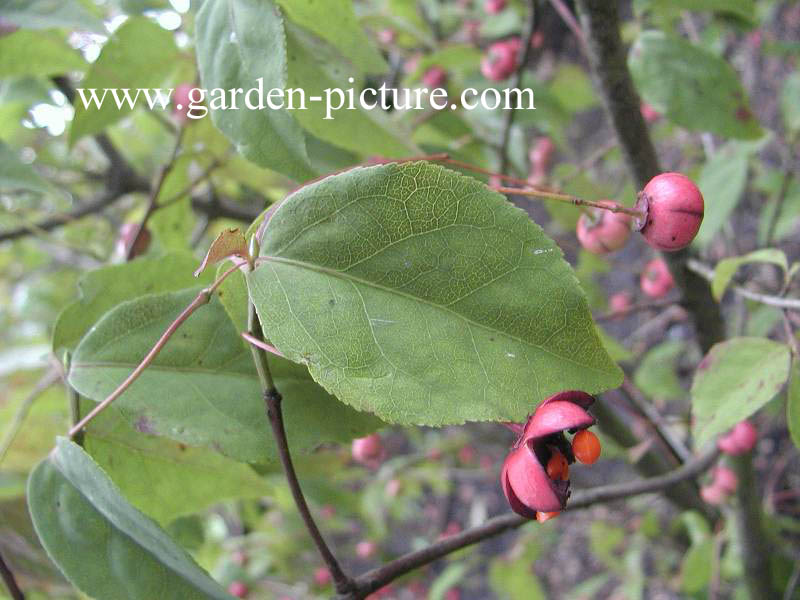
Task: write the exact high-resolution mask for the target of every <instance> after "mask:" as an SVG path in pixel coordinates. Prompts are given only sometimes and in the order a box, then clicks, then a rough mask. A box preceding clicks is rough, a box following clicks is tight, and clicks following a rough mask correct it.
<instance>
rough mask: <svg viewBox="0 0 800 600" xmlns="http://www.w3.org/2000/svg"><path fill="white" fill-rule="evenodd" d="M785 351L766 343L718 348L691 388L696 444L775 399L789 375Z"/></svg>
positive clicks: (748, 341) (734, 342)
mask: <svg viewBox="0 0 800 600" xmlns="http://www.w3.org/2000/svg"><path fill="white" fill-rule="evenodd" d="M789 360H790V353H789V348H788V347H787V346H786V345H784V344H779V343H777V342H773V341H771V340H767V339H764V338H748V337H740V338H734V339H731V340H728V341H726V342H722V343H720V344H716V345H715V346H714V347H713V348H711V351H710V352H709V353H708V354H707V355H706V357H705V358H704V359H703V361H702V362H701V363H700V365H699V366H698V367H697V372H696V373H695V376H694V381H693V383H692V415H693V417H694V418H693V421H692V431H693V433H694V437H695V439H696V440H697V445H698V446H702V445H703V444H705V443H706V442H708V441H709V440H711V439H712V438H714V436H716V435H719V434H721V433H724V432H726V431H727V430H728V429H730V428H731V427H733V426H734V425H735V424H736V423H738V422H739V421H742V420H743V419H746V418H748V417H749V416H750V415H752V414H753V413H755V412H756V411H757V410H758V409H759V408H761V407H762V406H764V404H766V403H767V402H769V401H770V400H771V399H772V398H773V397H774V396H775V394H777V393H778V392H779V391H780V389H781V387H782V386H783V384H784V383H785V382H786V378H787V377H788V376H789Z"/></svg>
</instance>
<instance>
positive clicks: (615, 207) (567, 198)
mask: <svg viewBox="0 0 800 600" xmlns="http://www.w3.org/2000/svg"><path fill="white" fill-rule="evenodd" d="M491 187H492V189H493V190H497V191H498V192H500V193H501V194H510V195H517V196H532V197H534V198H546V199H547V200H556V201H558V202H564V203H566V204H572V205H574V206H591V207H592V208H599V209H601V210H607V211H610V212H614V213H624V214H626V215H631V216H632V217H636V218H641V217H643V216H644V215H643V214H642V213H641V212H639V211H638V210H634V209H632V208H627V207H625V206H622V205H621V204H616V203H614V204H610V205H606V204H603V203H601V202H595V201H594V200H584V199H583V198H578V197H577V196H571V195H570V194H561V193H558V192H545V191H543V190H537V189H520V188H509V187H503V186H491Z"/></svg>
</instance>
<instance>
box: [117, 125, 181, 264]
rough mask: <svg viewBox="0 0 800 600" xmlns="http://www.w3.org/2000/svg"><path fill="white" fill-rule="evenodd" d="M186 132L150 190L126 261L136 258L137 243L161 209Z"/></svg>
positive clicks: (176, 140)
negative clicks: (161, 198)
mask: <svg viewBox="0 0 800 600" xmlns="http://www.w3.org/2000/svg"><path fill="white" fill-rule="evenodd" d="M185 131H186V128H184V127H183V126H181V128H180V129H179V130H178V136H177V138H176V139H175V145H174V146H173V148H172V153H171V154H170V157H169V160H168V161H167V164H165V165H164V166H163V167H162V168H161V171H160V172H159V174H158V178H157V179H156V183H155V185H153V187H152V188H151V190H150V197H149V199H148V201H147V208H146V209H145V211H144V216H143V217H142V219H141V221H140V222H139V225H138V226H137V227H136V233H135V234H134V235H133V236H132V238H131V241H130V244H129V245H128V250H127V251H126V252H125V260H131V259H133V257H134V256H136V250H137V243H138V242H139V238H140V237H141V236H142V232H143V231H144V230H145V228H146V227H147V221H148V220H149V219H150V217H151V216H152V215H153V213H154V212H156V210H158V208H159V207H158V196H159V195H160V194H161V189H162V188H163V187H164V182H166V180H167V177H168V176H169V174H170V173H171V172H172V169H174V168H175V161H177V160H178V152H180V149H181V145H182V144H183V134H184V132H185Z"/></svg>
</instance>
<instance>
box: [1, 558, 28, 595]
mask: <svg viewBox="0 0 800 600" xmlns="http://www.w3.org/2000/svg"><path fill="white" fill-rule="evenodd" d="M0 576H2V578H3V582H4V583H5V584H6V587H7V588H8V593H9V594H11V598H12V600H25V594H23V593H22V590H21V589H19V586H18V585H17V580H16V579H14V573H13V572H12V571H11V569H10V568H9V567H8V565H7V564H6V561H5V560H3V555H2V554H0Z"/></svg>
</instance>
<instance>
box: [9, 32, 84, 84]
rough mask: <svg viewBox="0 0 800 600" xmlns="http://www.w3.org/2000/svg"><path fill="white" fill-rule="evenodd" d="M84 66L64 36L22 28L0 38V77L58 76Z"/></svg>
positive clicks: (81, 59) (80, 69)
mask: <svg viewBox="0 0 800 600" xmlns="http://www.w3.org/2000/svg"><path fill="white" fill-rule="evenodd" d="M87 66H88V65H87V63H86V61H85V60H83V57H82V56H81V55H80V53H78V51H77V50H75V49H74V48H72V47H70V45H69V44H67V42H66V41H65V40H64V36H63V35H59V34H57V33H54V32H50V31H44V32H40V31H26V30H24V29H21V30H19V31H17V32H15V33H12V34H11V35H6V36H3V37H0V77H15V76H22V75H59V74H63V73H66V72H69V71H85V70H86V67H87Z"/></svg>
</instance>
